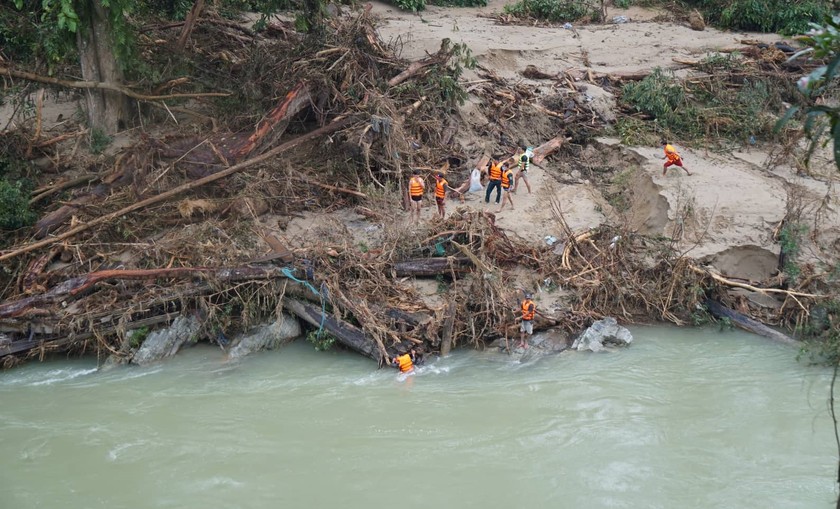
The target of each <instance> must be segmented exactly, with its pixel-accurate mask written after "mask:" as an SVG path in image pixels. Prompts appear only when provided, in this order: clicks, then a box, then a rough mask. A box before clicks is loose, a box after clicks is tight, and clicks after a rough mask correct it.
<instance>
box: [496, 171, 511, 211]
mask: <svg viewBox="0 0 840 509" xmlns="http://www.w3.org/2000/svg"><path fill="white" fill-rule="evenodd" d="M512 185H513V170H511V169H510V168H507V167H504V170H502V206H501V207H499V210H497V211H496V214H498V213H499V212H501V211H502V209H504V208H505V202H509V203H510V209H511V210H513V197H511V195H510V193H512V192H513V191H511V186H512Z"/></svg>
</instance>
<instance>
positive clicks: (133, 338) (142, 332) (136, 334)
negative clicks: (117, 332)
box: [128, 327, 150, 348]
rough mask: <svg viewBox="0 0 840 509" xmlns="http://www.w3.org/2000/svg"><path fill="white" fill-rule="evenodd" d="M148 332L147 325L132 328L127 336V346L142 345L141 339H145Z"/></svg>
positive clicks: (138, 346)
mask: <svg viewBox="0 0 840 509" xmlns="http://www.w3.org/2000/svg"><path fill="white" fill-rule="evenodd" d="M149 332H150V331H149V328H148V327H140V328H139V329H134V330H132V331H131V334H130V335H129V337H128V346H130V347H131V348H140V345H142V344H143V341H146V338H147V337H148V336H149Z"/></svg>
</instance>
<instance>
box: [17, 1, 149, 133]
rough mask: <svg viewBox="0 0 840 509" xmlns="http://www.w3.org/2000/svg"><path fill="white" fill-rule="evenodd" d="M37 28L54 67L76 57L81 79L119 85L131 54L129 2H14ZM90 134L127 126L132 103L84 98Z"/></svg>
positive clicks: (104, 96) (102, 96) (94, 95)
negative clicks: (127, 17) (127, 18)
mask: <svg viewBox="0 0 840 509" xmlns="http://www.w3.org/2000/svg"><path fill="white" fill-rule="evenodd" d="M14 4H15V7H17V8H18V9H19V10H25V11H26V12H28V13H30V19H31V20H33V21H34V22H36V23H37V30H36V32H37V36H36V39H37V41H36V43H38V42H40V43H42V44H43V47H44V50H43V51H44V54H43V55H42V56H43V57H45V58H46V59H47V61H48V63H49V65H50V66H52V65H55V64H56V63H58V62H61V61H62V60H64V59H66V58H68V55H77V56H78V60H79V64H80V66H81V74H82V79H84V80H85V81H93V82H100V83H110V84H116V85H119V84H121V83H122V82H123V71H124V68H125V66H126V65H127V64H128V61H129V58H128V57H129V55H130V54H131V52H132V50H133V47H134V45H133V38H132V32H131V30H130V29H129V27H128V23H127V21H126V16H127V15H128V14H129V12H130V7H131V6H132V4H133V2H130V1H129V0H14ZM85 100H86V106H87V120H88V126H89V127H90V129H91V132H96V131H98V132H102V133H105V134H113V133H115V132H116V131H117V130H118V129H119V128H120V127H122V126H124V125H125V124H127V122H128V116H129V113H130V111H129V102H128V100H127V98H126V97H125V96H124V95H122V94H120V93H119V92H113V91H106V90H89V91H88V92H87V93H86V94H85Z"/></svg>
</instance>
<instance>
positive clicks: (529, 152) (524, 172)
mask: <svg viewBox="0 0 840 509" xmlns="http://www.w3.org/2000/svg"><path fill="white" fill-rule="evenodd" d="M533 159H534V147H528V148H526V149H525V152H523V153H522V155H520V156H519V172H517V174H516V178H515V179H514V181H513V188H512V189H511V190H510V192H512V193H515V192H516V189H517V188H518V187H519V181H520V180H522V181H523V182H525V187H527V188H528V194H531V184H530V183H529V182H528V169H529V168H530V166H531V161H532V160H533Z"/></svg>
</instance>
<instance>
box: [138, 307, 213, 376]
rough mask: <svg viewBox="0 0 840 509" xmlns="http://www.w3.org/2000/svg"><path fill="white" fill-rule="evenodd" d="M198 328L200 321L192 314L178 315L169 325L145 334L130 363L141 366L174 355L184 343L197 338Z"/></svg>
mask: <svg viewBox="0 0 840 509" xmlns="http://www.w3.org/2000/svg"><path fill="white" fill-rule="evenodd" d="M199 328H201V322H199V320H198V319H197V318H195V317H194V316H179V317H178V318H176V319H175V321H173V322H172V324H171V325H170V326H169V327H167V328H165V329H160V330H156V331H154V332H152V333H150V334H149V335H148V336H146V339H145V340H144V341H143V344H142V345H140V348H139V349H138V350H137V352H136V353H135V354H134V356H133V357H132V358H131V363H132V364H138V365H141V366H143V365H146V364H149V363H152V362H155V361H158V360H160V359H163V358H165V357H171V356H173V355H175V354H176V353H178V350H180V349H181V346H183V345H184V343H186V342H188V341H195V340H196V339H197V338H198V330H199Z"/></svg>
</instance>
